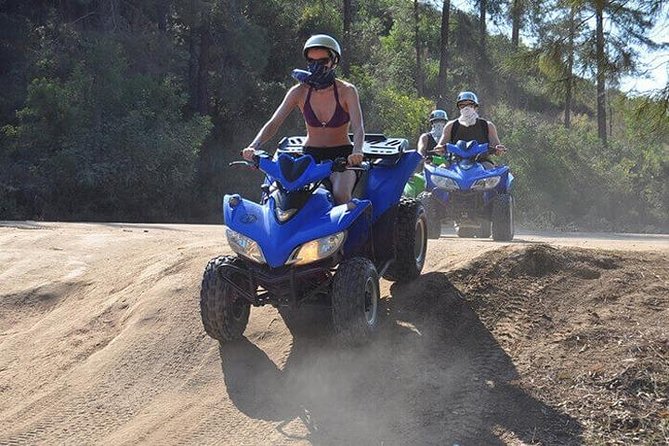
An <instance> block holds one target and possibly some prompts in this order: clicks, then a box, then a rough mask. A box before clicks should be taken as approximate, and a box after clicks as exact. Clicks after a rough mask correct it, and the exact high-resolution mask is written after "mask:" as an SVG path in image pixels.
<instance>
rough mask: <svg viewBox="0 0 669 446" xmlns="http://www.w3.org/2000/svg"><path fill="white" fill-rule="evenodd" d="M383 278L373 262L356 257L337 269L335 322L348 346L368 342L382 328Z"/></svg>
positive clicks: (333, 318)
mask: <svg viewBox="0 0 669 446" xmlns="http://www.w3.org/2000/svg"><path fill="white" fill-rule="evenodd" d="M380 294H381V293H380V291H379V275H378V274H377V272H376V268H375V267H374V264H373V263H372V262H371V260H369V259H366V258H364V257H353V258H352V259H348V260H345V261H343V262H342V263H340V264H339V266H338V267H337V272H336V273H335V276H334V278H333V281H332V322H333V325H334V330H335V333H336V334H337V337H338V338H339V340H340V341H341V342H342V343H343V344H345V345H348V346H355V345H360V344H363V343H364V342H366V341H367V340H368V339H369V338H370V337H371V335H372V334H373V333H374V331H375V330H376V327H377V326H378V324H379V298H380Z"/></svg>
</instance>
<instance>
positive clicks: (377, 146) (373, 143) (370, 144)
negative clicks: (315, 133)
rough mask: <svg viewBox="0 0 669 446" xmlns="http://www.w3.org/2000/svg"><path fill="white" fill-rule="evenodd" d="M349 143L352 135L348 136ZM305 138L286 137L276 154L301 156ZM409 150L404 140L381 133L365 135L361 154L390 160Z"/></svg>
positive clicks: (280, 143) (407, 143) (280, 142)
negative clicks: (387, 136)
mask: <svg viewBox="0 0 669 446" xmlns="http://www.w3.org/2000/svg"><path fill="white" fill-rule="evenodd" d="M349 138H350V139H351V142H352V141H353V135H349ZM306 140H307V137H306V136H287V137H285V138H283V139H282V140H281V141H279V147H278V148H277V152H278V153H288V154H291V155H301V154H302V151H303V149H304V146H305V141H306ZM407 150H409V141H407V140H406V139H404V138H386V136H385V135H383V134H381V133H369V134H366V135H365V143H364V145H363V147H362V153H363V154H364V155H366V156H367V157H368V158H392V157H398V156H399V155H401V154H402V153H403V152H405V151H407Z"/></svg>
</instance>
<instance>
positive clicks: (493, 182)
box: [472, 177, 500, 190]
mask: <svg viewBox="0 0 669 446" xmlns="http://www.w3.org/2000/svg"><path fill="white" fill-rule="evenodd" d="M499 180H500V177H488V178H481V179H480V180H476V181H474V184H472V189H473V190H485V189H492V188H493V187H495V186H497V185H498V184H499Z"/></svg>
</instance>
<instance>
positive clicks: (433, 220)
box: [418, 192, 441, 239]
mask: <svg viewBox="0 0 669 446" xmlns="http://www.w3.org/2000/svg"><path fill="white" fill-rule="evenodd" d="M418 199H419V200H420V202H421V203H423V208H425V214H426V215H427V238H429V239H438V238H439V237H441V216H440V213H439V208H438V207H437V206H438V204H437V203H435V201H434V197H433V196H432V193H430V192H422V193H421V194H420V195H418Z"/></svg>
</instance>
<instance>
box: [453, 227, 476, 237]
mask: <svg viewBox="0 0 669 446" xmlns="http://www.w3.org/2000/svg"><path fill="white" fill-rule="evenodd" d="M479 231H480V230H479V228H476V227H473V226H459V225H458V226H456V227H455V233H456V234H457V235H458V237H460V238H474V237H476V236H477V235H478V234H479Z"/></svg>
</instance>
